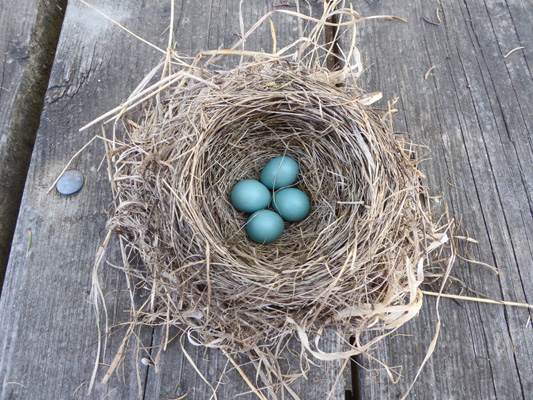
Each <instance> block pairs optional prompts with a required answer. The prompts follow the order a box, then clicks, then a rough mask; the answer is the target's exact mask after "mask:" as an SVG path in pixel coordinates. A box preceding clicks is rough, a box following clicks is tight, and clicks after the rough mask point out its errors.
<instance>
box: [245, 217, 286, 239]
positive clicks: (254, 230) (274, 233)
mask: <svg viewBox="0 0 533 400" xmlns="http://www.w3.org/2000/svg"><path fill="white" fill-rule="evenodd" d="M284 228H285V223H284V222H283V219H282V218H281V217H280V216H279V215H278V214H276V213H275V212H274V211H270V210H260V211H257V212H255V213H253V214H252V215H251V216H250V218H249V219H248V222H247V223H246V233H248V236H250V239H252V240H253V241H254V242H256V243H262V244H267V243H272V242H273V241H275V240H276V239H277V238H279V237H280V236H281V234H282V233H283V229H284Z"/></svg>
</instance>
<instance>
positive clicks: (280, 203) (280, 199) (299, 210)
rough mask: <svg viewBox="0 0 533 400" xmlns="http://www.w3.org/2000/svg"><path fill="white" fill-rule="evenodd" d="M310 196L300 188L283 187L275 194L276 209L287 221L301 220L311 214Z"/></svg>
mask: <svg viewBox="0 0 533 400" xmlns="http://www.w3.org/2000/svg"><path fill="white" fill-rule="evenodd" d="M309 208H310V204H309V198H308V197H307V195H306V194H305V193H304V192H302V191H301V190H299V189H295V188H287V189H282V190H280V191H279V192H276V193H275V194H274V210H276V212H277V213H279V215H281V216H282V217H283V219H284V220H285V221H300V220H301V219H304V218H305V217H306V216H307V214H309Z"/></svg>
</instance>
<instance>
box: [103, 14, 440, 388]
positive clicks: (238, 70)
mask: <svg viewBox="0 0 533 400" xmlns="http://www.w3.org/2000/svg"><path fill="white" fill-rule="evenodd" d="M352 15H353V13H352ZM322 25H323V23H322ZM308 46H309V44H308ZM318 47H319V46H318V45H316V46H315V48H313V50H312V52H315V53H316V48H318ZM301 50H302V48H301V47H299V48H298V51H299V54H300V56H301V55H302V54H304V52H302V51H301ZM312 52H309V51H308V52H307V53H306V54H311V53H312ZM315 53H313V57H314V58H313V59H314V60H315V61H316V54H315ZM212 54H213V55H220V54H223V52H222V51H219V52H212ZM234 54H239V52H238V51H236V50H235V51H234ZM247 55H248V54H247ZM310 59H311V58H310ZM203 60H205V54H202V55H199V56H198V57H197V58H196V59H195V60H194V62H193V63H192V64H191V65H190V66H189V67H187V68H183V69H178V70H176V71H171V72H170V73H168V74H166V76H165V77H164V78H163V79H162V80H161V81H159V82H157V83H155V84H153V85H152V86H150V87H148V88H146V89H145V88H144V87H145V86H147V85H148V83H147V82H148V80H149V78H148V79H147V80H146V81H145V82H144V86H143V87H142V88H140V89H139V90H138V91H137V92H136V93H134V95H132V97H131V98H130V100H129V102H128V106H127V107H123V108H124V109H126V111H125V112H122V113H121V114H120V116H119V117H120V118H117V119H116V121H121V123H122V126H123V127H124V135H123V137H122V138H121V139H119V138H118V137H119V136H118V134H117V135H115V136H114V139H113V140H111V139H108V141H107V142H106V143H107V144H108V146H109V148H108V150H109V151H108V155H109V166H110V180H111V182H112V185H113V190H114V193H115V201H114V206H113V208H112V210H111V212H110V218H109V222H108V226H109V228H110V230H112V231H113V232H115V233H117V234H118V235H119V236H120V238H121V239H122V241H123V244H124V249H125V251H124V253H125V254H132V253H134V254H136V255H137V256H138V257H139V259H140V260H141V261H142V262H141V263H132V262H130V261H128V260H125V268H126V271H127V273H128V275H129V276H133V277H135V279H136V285H135V286H133V285H132V290H134V288H135V287H136V288H139V287H142V288H144V289H145V290H146V293H148V294H149V297H148V300H146V301H144V302H142V305H141V306H138V308H137V310H136V312H135V313H132V319H133V321H132V322H134V323H135V324H140V325H142V324H149V325H158V324H161V325H168V324H171V325H176V326H179V327H181V328H183V329H185V330H187V331H188V332H189V333H190V334H192V335H193V336H194V341H195V343H201V344H204V345H206V346H210V347H218V348H221V349H222V350H224V351H225V352H228V353H230V352H247V354H256V355H257V357H258V358H260V359H264V357H266V356H270V355H272V354H274V352H269V351H268V350H265V349H273V348H276V346H278V344H279V343H280V341H281V340H283V339H284V338H286V337H289V336H292V335H294V336H297V337H298V338H299V339H300V340H301V343H302V346H303V347H302V348H303V349H306V350H307V351H308V352H309V353H310V354H312V355H313V356H315V357H318V358H322V359H336V358H337V359H340V358H347V357H350V356H352V355H355V354H360V353H363V352H366V351H367V350H368V349H369V348H370V347H371V346H372V345H373V344H374V343H376V341H378V340H380V339H381V338H383V337H384V336H386V335H387V334H390V332H392V331H394V330H395V329H397V328H398V327H399V326H401V325H402V324H403V323H405V322H406V321H408V320H409V319H410V318H412V317H413V316H415V315H416V313H417V312H418V310H419V309H420V307H421V305H422V293H421V291H420V290H419V285H420V284H421V283H422V281H423V280H424V269H425V266H426V265H427V260H428V252H429V251H431V250H433V249H435V248H436V247H437V246H438V244H439V243H442V241H443V235H442V234H438V233H436V224H435V223H434V222H432V220H431V219H430V218H429V217H428V211H427V207H426V206H425V205H424V204H423V202H422V200H421V198H422V195H424V194H425V193H426V188H425V187H423V186H422V185H421V183H420V179H421V173H420V171H419V170H418V169H417V162H418V160H417V157H416V153H415V152H414V150H413V146H412V145H411V144H409V143H407V142H404V141H403V140H402V139H400V138H399V137H398V136H395V135H394V134H393V132H392V128H391V126H390V124H389V123H388V122H387V121H388V116H389V115H390V114H387V113H385V114H384V115H378V114H377V113H376V112H374V111H372V110H371V109H370V108H369V107H368V106H366V105H365V104H366V103H367V99H368V98H367V97H365V95H364V94H363V93H362V92H361V91H360V90H359V89H358V88H357V86H356V85H355V84H353V81H349V80H345V85H344V86H342V85H339V84H338V83H339V81H340V79H341V78H342V77H345V78H346V77H347V76H350V71H353V68H351V67H352V66H353V64H350V63H349V62H348V61H349V60H345V61H347V63H346V66H345V68H344V69H343V70H341V71H336V72H331V71H328V70H327V69H325V68H322V67H319V66H318V67H317V65H319V64H317V63H316V62H315V61H314V62H310V61H309V62H301V60H302V57H300V58H298V59H297V60H290V59H289V60H286V59H285V60H284V59H283V57H279V54H278V57H272V56H268V55H264V54H260V53H256V54H255V58H254V60H253V61H252V62H248V63H245V62H241V63H240V64H239V65H237V66H236V67H235V68H233V69H229V70H221V69H217V68H211V67H210V66H209V65H208V63H204V64H202V62H203ZM165 65H167V66H168V64H165ZM350 82H352V83H350ZM280 155H288V156H290V157H292V158H293V159H295V160H297V162H298V164H299V166H300V174H299V180H298V182H297V185H298V188H300V189H301V190H303V191H304V192H305V193H306V194H307V196H308V197H309V199H310V202H311V212H310V214H309V215H308V217H307V218H305V219H304V220H302V221H300V222H296V223H292V224H287V226H286V230H285V232H284V233H283V235H282V236H281V238H280V239H278V240H277V241H276V242H274V243H271V244H268V245H262V244H257V243H254V242H253V241H251V240H250V239H249V238H248V237H247V235H246V230H245V224H246V216H245V215H243V214H242V213H240V212H238V211H237V210H236V209H235V208H234V207H233V206H232V205H231V202H230V193H231V189H232V187H233V186H234V185H235V184H236V183H237V182H239V181H241V180H243V179H258V178H259V174H260V171H261V169H262V168H263V167H264V166H265V164H266V163H267V162H268V161H269V160H271V159H272V158H274V157H276V156H280ZM435 243H437V246H435ZM128 248H129V249H130V250H132V251H128V250H127V249H128ZM126 258H127V257H126ZM327 328H332V329H335V330H336V331H337V332H338V333H339V334H340V335H341V336H342V337H344V338H346V347H347V348H344V349H339V351H338V352H337V353H330V354H325V353H323V352H321V351H319V350H318V348H316V347H314V346H313V345H311V344H310V338H311V337H314V336H316V335H320V334H321V333H322V332H323V331H324V330H325V329H327ZM369 330H375V331H377V332H378V333H377V334H376V335H374V336H372V339H368V340H367V341H366V342H365V340H364V338H363V337H362V334H363V333H365V332H368V331H369ZM349 337H351V338H354V340H353V342H352V343H353V344H352V345H349V344H348V338H349ZM273 364H274V362H272V363H270V364H268V363H264V366H266V367H268V365H273ZM276 371H277V370H276ZM276 371H274V369H273V370H272V371H270V372H271V374H270V375H269V376H270V377H271V378H272V377H274V378H276V379H279V380H282V379H283V377H282V376H281V374H280V373H276Z"/></svg>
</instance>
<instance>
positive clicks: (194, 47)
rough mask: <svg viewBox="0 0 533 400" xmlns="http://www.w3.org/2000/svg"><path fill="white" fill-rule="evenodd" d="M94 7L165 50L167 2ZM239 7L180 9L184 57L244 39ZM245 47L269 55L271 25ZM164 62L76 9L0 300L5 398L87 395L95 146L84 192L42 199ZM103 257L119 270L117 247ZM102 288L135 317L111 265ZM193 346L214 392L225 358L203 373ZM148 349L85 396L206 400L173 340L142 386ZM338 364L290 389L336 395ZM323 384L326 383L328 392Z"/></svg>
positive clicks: (234, 389) (101, 198) (102, 199)
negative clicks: (106, 119)
mask: <svg viewBox="0 0 533 400" xmlns="http://www.w3.org/2000/svg"><path fill="white" fill-rule="evenodd" d="M92 3H93V4H94V5H95V6H96V7H98V8H99V9H100V10H102V11H103V12H105V13H106V14H107V15H109V16H110V17H112V18H114V19H115V20H116V21H118V22H119V23H121V24H123V25H124V26H126V27H128V28H130V29H132V30H133V31H134V32H135V33H137V34H138V35H140V36H141V37H143V38H145V39H147V40H149V41H150V42H152V43H154V44H156V45H158V46H160V47H161V48H165V47H166V44H167V43H166V41H167V37H166V35H165V34H163V32H164V31H165V29H166V28H167V26H168V21H169V20H170V2H158V1H146V0H134V1H133V2H132V1H131V0H127V1H126V0H119V1H112V2H111V1H108V0H99V1H95V2H92ZM273 4H274V2H273V1H264V2H261V3H256V2H246V3H245V4H243V16H244V20H245V21H246V22H245V24H246V28H248V27H249V26H250V25H251V23H252V22H254V21H255V20H257V19H258V18H259V17H260V16H262V15H263V14H265V13H266V12H267V11H269V10H271V9H272V6H273ZM238 7H239V2H238V1H233V0H231V1H230V0H228V1H223V0H220V1H214V0H213V1H208V2H205V1H199V0H198V1H176V32H177V35H176V36H175V38H176V48H177V50H178V51H179V52H180V53H182V54H191V55H193V54H196V53H197V52H198V51H199V50H201V49H207V48H218V47H219V46H222V45H224V46H225V47H227V46H228V45H229V44H231V43H233V42H234V41H235V39H237V36H236V35H235V34H234V31H239V23H238V14H237V10H238ZM302 8H304V7H302ZM275 19H278V17H275ZM297 32H298V29H297V25H296V24H295V23H294V21H293V20H292V21H291V19H290V18H289V19H286V22H281V25H279V27H278V30H277V35H278V46H279V45H281V44H282V43H284V42H285V43H287V42H288V41H290V40H292V39H293V38H294V37H296V34H297ZM246 46H247V47H248V48H249V49H258V48H264V49H268V50H270V48H271V46H272V40H271V36H270V27H269V26H268V25H265V27H262V28H261V30H259V31H258V34H257V35H254V36H253V37H252V38H250V40H248V42H247V44H246ZM160 57H161V54H159V53H158V52H157V51H156V50H154V49H153V48H151V47H149V46H147V45H145V44H143V43H141V42H139V41H137V40H136V39H134V38H132V37H131V36H130V35H128V34H126V33H125V32H123V31H121V30H120V29H118V28H116V27H115V26H114V25H113V24H112V23H111V22H109V21H107V20H105V19H103V18H102V17H100V16H98V14H96V13H95V12H94V11H92V10H90V9H88V8H87V7H86V6H84V5H83V4H81V3H80V2H78V1H73V2H70V3H69V5H68V8H67V14H66V16H65V21H64V25H63V31H62V34H61V39H60V43H59V47H58V51H57V55H56V59H55V63H54V67H53V70H52V75H51V78H50V85H49V88H48V92H47V100H46V105H45V108H44V112H43V115H42V118H41V126H40V128H39V132H38V136H37V141H36V145H35V150H34V153H33V156H32V163H31V167H30V171H29V176H28V182H27V185H26V189H25V193H24V197H23V200H22V206H21V213H20V217H19V219H18V222H17V228H16V232H15V236H14V241H13V246H12V250H11V258H10V262H9V267H8V272H7V275H6V280H5V286H4V293H3V296H2V298H1V299H0V337H1V342H0V343H1V346H2V347H1V354H2V357H1V359H0V375H1V376H2V382H1V384H0V398H1V399H8V398H43V397H46V398H69V397H70V396H73V395H74V398H76V397H84V396H86V393H87V387H88V383H87V381H88V379H89V378H90V376H91V372H92V368H93V365H92V361H93V359H94V357H95V354H96V345H95V342H96V340H97V331H96V324H95V319H94V315H93V309H92V307H91V305H89V304H88V303H87V300H88V291H89V289H90V268H91V266H92V263H93V260H94V256H95V252H96V249H97V246H98V245H99V244H101V243H102V240H103V238H104V236H105V228H104V227H105V221H106V215H105V212H104V210H105V209H106V208H107V207H108V206H109V204H110V202H111V191H110V188H109V184H108V182H107V180H106V173H105V172H104V171H103V170H102V169H98V165H99V164H100V161H101V160H102V157H103V151H102V149H101V147H98V146H92V147H90V148H88V150H87V151H85V152H84V153H83V154H82V155H81V156H80V157H79V158H78V159H76V160H75V161H74V163H73V165H72V167H74V168H77V169H78V170H80V171H82V172H83V173H84V174H85V176H86V178H87V180H86V184H85V187H84V188H83V189H82V191H81V192H79V193H78V194H76V195H74V196H72V197H62V196H60V195H58V194H57V193H55V191H53V192H51V193H50V194H48V195H46V191H47V189H48V187H49V186H50V185H51V184H52V182H53V181H54V179H55V178H56V177H57V175H58V174H59V173H60V171H61V170H62V168H63V167H64V166H65V165H66V163H67V162H68V160H69V159H70V157H71V156H72V155H73V154H74V153H75V152H76V151H77V150H78V149H80V148H81V147H82V145H84V144H85V143H86V142H88V141H89V140H90V139H91V138H92V136H93V135H95V134H99V133H100V132H99V131H98V129H96V128H95V129H93V130H92V131H90V132H83V133H78V128H79V127H81V126H83V125H84V124H85V123H87V122H89V121H91V120H93V119H94V118H95V117H97V116H99V115H100V114H102V113H104V112H105V111H107V110H109V109H111V108H113V107H114V106H116V105H117V104H118V103H120V101H122V100H124V99H125V98H126V97H127V95H128V94H129V93H131V91H132V90H133V89H134V88H135V86H136V85H137V83H138V82H139V81H140V80H141V79H142V77H143V76H144V75H145V74H146V73H147V72H148V71H149V70H150V69H151V68H152V67H153V66H154V65H155V62H156V60H159V59H160ZM27 229H31V231H32V237H33V239H32V245H31V249H30V251H29V252H27V244H28V232H27ZM107 259H108V260H109V262H111V263H114V264H119V263H120V261H119V252H118V246H117V243H116V242H115V241H112V242H111V244H110V245H109V248H108V251H107ZM101 284H102V287H103V290H104V293H105V294H106V301H107V305H108V311H109V315H110V317H111V321H110V323H111V324H112V325H114V324H120V323H121V322H124V321H125V320H126V319H127V314H126V313H125V312H124V311H125V310H127V309H129V300H128V297H127V294H126V293H125V292H124V289H125V288H126V284H125V280H124V277H123V276H122V274H121V273H120V272H118V271H116V270H113V269H111V268H104V269H102V275H101ZM122 329H123V328H122ZM122 332H123V330H119V331H118V332H117V333H115V334H113V335H111V336H110V337H109V340H108V351H107V354H106V356H105V357H104V361H103V362H104V363H110V362H111V360H112V357H113V356H114V354H115V353H116V352H117V350H118V347H119V345H120V341H121V336H122V335H121V334H122ZM160 334H161V332H160V331H159V330H155V331H151V330H150V329H146V330H144V331H143V332H141V341H142V344H143V345H145V346H147V347H149V346H150V344H151V342H152V335H153V336H154V338H153V341H154V343H157V342H158V335H160ZM335 348H336V343H335V341H331V343H330V344H329V345H327V346H325V350H326V351H330V350H333V349H335ZM186 349H187V352H188V353H189V354H190V355H191V357H192V358H193V359H194V360H195V361H197V362H198V364H199V366H200V368H201V371H202V372H204V373H205V376H206V377H208V379H210V380H211V379H213V381H212V384H216V380H217V379H218V377H220V376H221V374H222V372H223V370H224V368H225V360H224V359H223V356H221V355H220V354H218V353H217V352H213V351H208V352H207V354H206V357H207V358H208V359H209V360H215V361H214V362H210V363H205V364H204V365H202V364H201V360H202V358H203V357H204V349H199V348H193V347H191V346H190V345H187V347H186ZM143 351H144V350H143ZM143 351H141V352H140V353H139V354H136V353H135V352H130V353H129V355H128V357H127V358H126V361H125V365H124V366H123V368H121V369H119V370H118V371H117V373H116V374H114V375H113V377H112V378H111V380H110V381H109V383H107V384H98V385H96V387H95V390H94V392H93V394H92V395H91V396H89V398H95V399H102V398H104V397H105V396H107V397H106V399H132V398H137V397H138V395H139V390H140V391H141V393H142V394H143V396H144V398H147V399H152V398H167V397H166V396H169V397H171V395H172V393H174V389H175V388H176V387H178V389H179V390H180V392H179V393H181V392H182V391H185V392H189V395H188V397H187V399H205V398H206V397H205V396H206V393H209V390H208V388H207V385H204V383H203V382H202V381H201V378H199V376H197V374H196V373H195V372H194V370H193V369H192V368H191V366H190V365H188V362H187V361H186V360H185V359H184V356H183V353H182V352H181V351H180V346H179V344H178V342H177V341H176V342H172V343H171V345H170V346H169V350H168V351H167V352H165V353H163V355H162V356H161V372H160V373H159V374H157V375H156V374H154V372H153V368H152V367H144V366H141V370H140V386H139V384H138V379H137V375H136V368H137V366H139V364H140V358H141V357H143V356H144V355H145V353H143ZM146 351H150V349H149V348H148V349H147V350H146ZM338 364H339V363H337V364H336V365H337V366H335V365H333V366H331V365H330V366H328V370H327V372H324V370H323V369H317V370H316V372H314V373H313V374H311V375H310V377H309V379H308V380H307V381H302V382H298V383H297V384H296V385H295V388H294V390H295V391H297V392H298V393H301V396H302V398H306V396H307V393H317V395H318V396H319V397H321V396H322V394H321V391H324V390H325V388H326V387H327V388H328V390H329V388H331V385H332V384H333V382H331V380H332V377H334V376H336V371H338ZM322 368H324V367H322ZM211 369H212V370H213V373H211V372H210V371H211ZM104 371H105V366H104V367H103V368H101V370H100V374H99V378H100V379H101V378H102V376H103V375H102V373H103V372H104ZM322 379H326V380H328V382H326V384H324V382H323V381H322ZM146 382H147V383H146ZM220 390H221V391H222V392H221V393H222V394H221V395H220V396H219V398H221V399H225V398H227V399H229V398H234V397H235V396H236V395H237V394H239V393H242V392H246V391H248V388H247V386H246V385H245V384H244V383H243V382H242V380H241V379H240V378H239V377H238V376H237V374H236V373H235V372H234V371H233V372H231V371H230V375H229V376H228V378H227V379H225V380H224V384H222V385H221V388H220ZM176 393H178V392H176ZM179 393H178V394H179ZM181 394H183V393H181ZM343 395H344V393H343V383H342V380H341V381H340V382H339V384H338V385H337V387H336V388H335V390H334V395H333V397H332V398H336V399H340V398H343ZM250 396H251V395H249V394H248V395H243V396H242V397H240V398H250ZM312 396H313V397H314V395H312ZM252 398H253V396H252Z"/></svg>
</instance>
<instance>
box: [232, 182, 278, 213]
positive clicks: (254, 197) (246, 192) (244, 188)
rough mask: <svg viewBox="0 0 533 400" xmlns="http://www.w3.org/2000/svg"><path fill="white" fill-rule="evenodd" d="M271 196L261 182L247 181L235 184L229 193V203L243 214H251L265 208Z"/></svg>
mask: <svg viewBox="0 0 533 400" xmlns="http://www.w3.org/2000/svg"><path fill="white" fill-rule="evenodd" d="M271 199H272V196H271V194H270V191H269V190H268V189H267V188H266V187H265V185H263V184H262V183H261V182H258V181H254V180H251V179H247V180H245V181H241V182H239V183H237V184H236V185H235V186H234V187H233V189H232V191H231V202H232V203H233V205H234V206H235V208H236V209H237V210H239V211H243V212H245V213H253V212H256V211H258V210H262V209H263V208H266V207H267V206H268V205H269V204H270V200H271Z"/></svg>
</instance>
